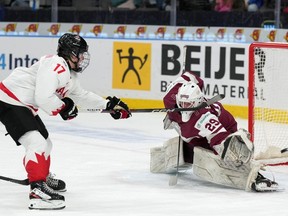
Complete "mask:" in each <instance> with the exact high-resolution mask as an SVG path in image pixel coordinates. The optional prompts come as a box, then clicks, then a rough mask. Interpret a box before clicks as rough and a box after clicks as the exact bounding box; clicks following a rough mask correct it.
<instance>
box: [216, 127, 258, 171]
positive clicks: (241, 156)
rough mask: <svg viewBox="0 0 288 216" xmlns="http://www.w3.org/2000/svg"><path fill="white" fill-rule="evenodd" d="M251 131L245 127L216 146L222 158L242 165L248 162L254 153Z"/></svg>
mask: <svg viewBox="0 0 288 216" xmlns="http://www.w3.org/2000/svg"><path fill="white" fill-rule="evenodd" d="M249 137H250V135H249V133H248V132H247V131H246V130H244V129H239V130H238V131H237V132H235V133H233V134H231V135H229V136H228V137H227V138H226V139H225V140H224V141H223V142H222V143H220V144H219V145H216V146H214V149H215V151H216V152H217V153H218V154H219V155H220V157H221V159H223V160H224V161H226V162H232V163H235V165H236V166H241V165H243V164H246V163H248V162H249V161H250V160H251V158H252V156H253V153H254V145H253V143H252V142H251V141H250V139H249Z"/></svg>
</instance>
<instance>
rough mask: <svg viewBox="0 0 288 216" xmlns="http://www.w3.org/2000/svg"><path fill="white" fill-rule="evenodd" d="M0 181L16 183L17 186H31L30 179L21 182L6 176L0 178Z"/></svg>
mask: <svg viewBox="0 0 288 216" xmlns="http://www.w3.org/2000/svg"><path fill="white" fill-rule="evenodd" d="M0 180H3V181H8V182H12V183H16V184H20V185H29V180H28V179H23V180H20V179H14V178H9V177H5V176H0Z"/></svg>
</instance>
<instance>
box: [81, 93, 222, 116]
mask: <svg viewBox="0 0 288 216" xmlns="http://www.w3.org/2000/svg"><path fill="white" fill-rule="evenodd" d="M224 97H225V95H224V94H219V95H215V96H214V97H212V98H211V99H209V100H207V101H205V102H203V103H201V104H200V105H199V106H197V107H190V108H153V109H149V108H148V109H130V112H131V113H137V112H138V113H147V112H153V113H154V112H156V113H158V112H181V111H195V110H199V109H201V108H204V107H207V106H210V105H211V104H213V103H215V102H217V101H220V100H222V99H223V98H224ZM80 110H81V112H100V113H111V112H113V110H101V109H81V108H80Z"/></svg>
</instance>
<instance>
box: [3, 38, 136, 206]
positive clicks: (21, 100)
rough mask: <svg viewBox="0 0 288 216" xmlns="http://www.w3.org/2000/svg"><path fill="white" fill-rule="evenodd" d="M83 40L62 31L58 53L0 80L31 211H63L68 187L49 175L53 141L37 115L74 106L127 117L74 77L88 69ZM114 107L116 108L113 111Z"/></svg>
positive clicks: (71, 113) (73, 112) (114, 101)
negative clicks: (22, 154) (21, 155)
mask: <svg viewBox="0 0 288 216" xmlns="http://www.w3.org/2000/svg"><path fill="white" fill-rule="evenodd" d="M89 61H90V55H89V52H88V45H87V43H86V41H85V40H84V39H83V38H82V37H80V36H78V35H74V34H70V33H65V34H64V35H62V36H61V37H60V38H59V40H58V49H57V55H46V56H43V57H41V58H40V60H39V61H38V62H36V63H35V64H33V65H32V66H31V67H29V68H26V67H18V68H16V69H15V70H14V71H13V72H12V73H11V74H10V75H9V76H8V77H7V78H6V79H4V80H3V81H2V82H0V121H1V122H2V123H3V124H4V125H5V128H6V130H7V133H8V134H9V135H10V136H11V138H12V139H13V140H14V141H15V142H16V144H17V145H22V146H24V148H25V150H26V153H25V157H24V160H23V163H24V166H25V169H26V172H27V175H28V179H29V183H30V187H31V191H30V194H29V198H30V203H29V209H62V208H64V207H65V198H64V196H63V195H61V194H59V193H58V192H59V191H65V190H66V184H65V182H64V181H62V180H60V179H55V178H54V177H53V176H51V174H50V170H49V167H50V153H51V148H52V142H51V140H50V139H49V133H48V131H47V129H46V127H45V125H44V124H43V122H42V120H41V119H40V117H39V115H38V114H37V111H38V109H42V110H43V111H45V112H46V113H47V114H49V115H52V116H56V115H58V114H59V115H60V116H61V117H62V118H63V119H64V120H70V119H73V118H75V117H76V116H77V113H78V109H77V106H76V105H79V106H81V107H83V108H85V107H87V108H91V107H92V108H96V109H107V110H112V113H111V116H112V117H113V118H114V119H121V118H129V117H130V116H131V113H130V111H129V108H128V106H127V105H126V104H125V103H124V102H122V101H121V100H120V99H119V98H117V97H107V99H104V98H102V97H100V96H99V95H97V94H95V93H93V92H89V91H86V90H84V89H83V88H82V87H81V85H80V83H79V80H78V78H77V76H78V74H79V73H81V72H82V71H84V70H85V68H86V67H87V66H88V65H89ZM116 106H117V109H116V108H115V107H116Z"/></svg>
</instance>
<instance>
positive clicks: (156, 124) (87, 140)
mask: <svg viewBox="0 0 288 216" xmlns="http://www.w3.org/2000/svg"><path fill="white" fill-rule="evenodd" d="M41 117H42V119H43V121H44V122H45V124H46V126H47V128H48V130H49V131H50V138H51V139H52V142H53V150H52V158H51V159H52V162H51V171H52V172H53V173H55V174H56V177H59V178H61V179H63V180H65V181H66V183H67V189H68V191H67V192H66V193H64V195H65V198H66V208H65V209H63V210H59V211H38V210H28V193H29V187H27V186H21V185H16V184H13V183H9V182H5V181H0V192H1V193H0V212H1V215H3V216H4V215H5V216H6V215H10V216H14V215H19V216H20V215H21V216H24V215H25V216H28V215H37V216H42V215H49V216H50V215H53V216H54V215H55V216H57V215H61V216H68V215H69V216H76V215H77V216H78V215H79V216H86V215H91V216H92V215H104V216H106V215H107V216H110V215H111V216H122V215H123V216H124V215H125V216H129V215H133V216H135V215H137V216H142V215H143V216H144V215H151V216H152V215H153V216H158V215H163V216H168V215H169V216H170V215H171V216H174V215H175V216H178V215H179V216H180V215H187V216H188V215H189V216H199V215H209V216H210V215H213V216H215V215H219V216H220V215H221V216H225V215H227V216H228V215H229V216H231V215H233V216H239V215H241V216H242V215H245V216H247V215H253V216H257V215H259V216H265V215H267V216H268V215H269V216H271V215H275V216H276V215H277V216H282V215H283V216H287V215H288V210H287V208H286V204H287V200H288V194H287V193H288V192H287V191H288V190H286V191H284V192H276V193H252V192H245V191H242V190H237V189H231V188H226V187H222V186H218V185H214V184H212V183H209V182H204V181H202V180H200V179H199V178H197V177H195V176H193V174H192V172H191V171H189V172H186V173H183V174H181V175H180V176H179V178H178V184H177V185H176V186H174V187H170V186H169V185H168V182H169V175H166V174H152V173H150V172H149V163H150V162H149V161H150V160H149V159H150V154H149V152H150V148H151V147H156V146H161V145H162V144H163V142H164V141H166V140H167V139H169V138H172V137H175V136H177V135H176V133H175V132H174V131H173V130H166V131H165V130H163V125H162V120H163V118H164V114H163V113H146V114H144V113H143V114H140V113H135V114H133V117H132V118H130V119H127V120H118V121H116V120H114V119H112V118H111V117H110V116H109V114H102V113H81V114H80V115H79V116H78V117H77V118H76V119H74V120H72V121H68V122H65V121H63V120H62V119H61V118H59V117H49V116H47V115H46V114H44V113H41ZM238 122H239V125H240V126H242V127H245V128H247V126H246V125H247V123H246V121H244V120H238ZM5 133H6V131H5V129H4V127H3V125H0V145H1V151H0V175H5V176H9V177H14V178H19V179H24V178H25V177H26V173H25V171H24V168H23V165H22V160H23V155H24V148H23V147H21V146H20V147H16V145H15V144H14V143H13V141H12V140H11V139H10V137H9V136H5V135H4V134H5ZM269 175H270V176H272V177H273V175H274V177H275V178H276V180H277V181H278V183H279V184H280V185H281V186H283V187H284V188H288V181H287V179H288V167H283V168H279V169H278V171H277V172H275V171H268V176H269Z"/></svg>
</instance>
